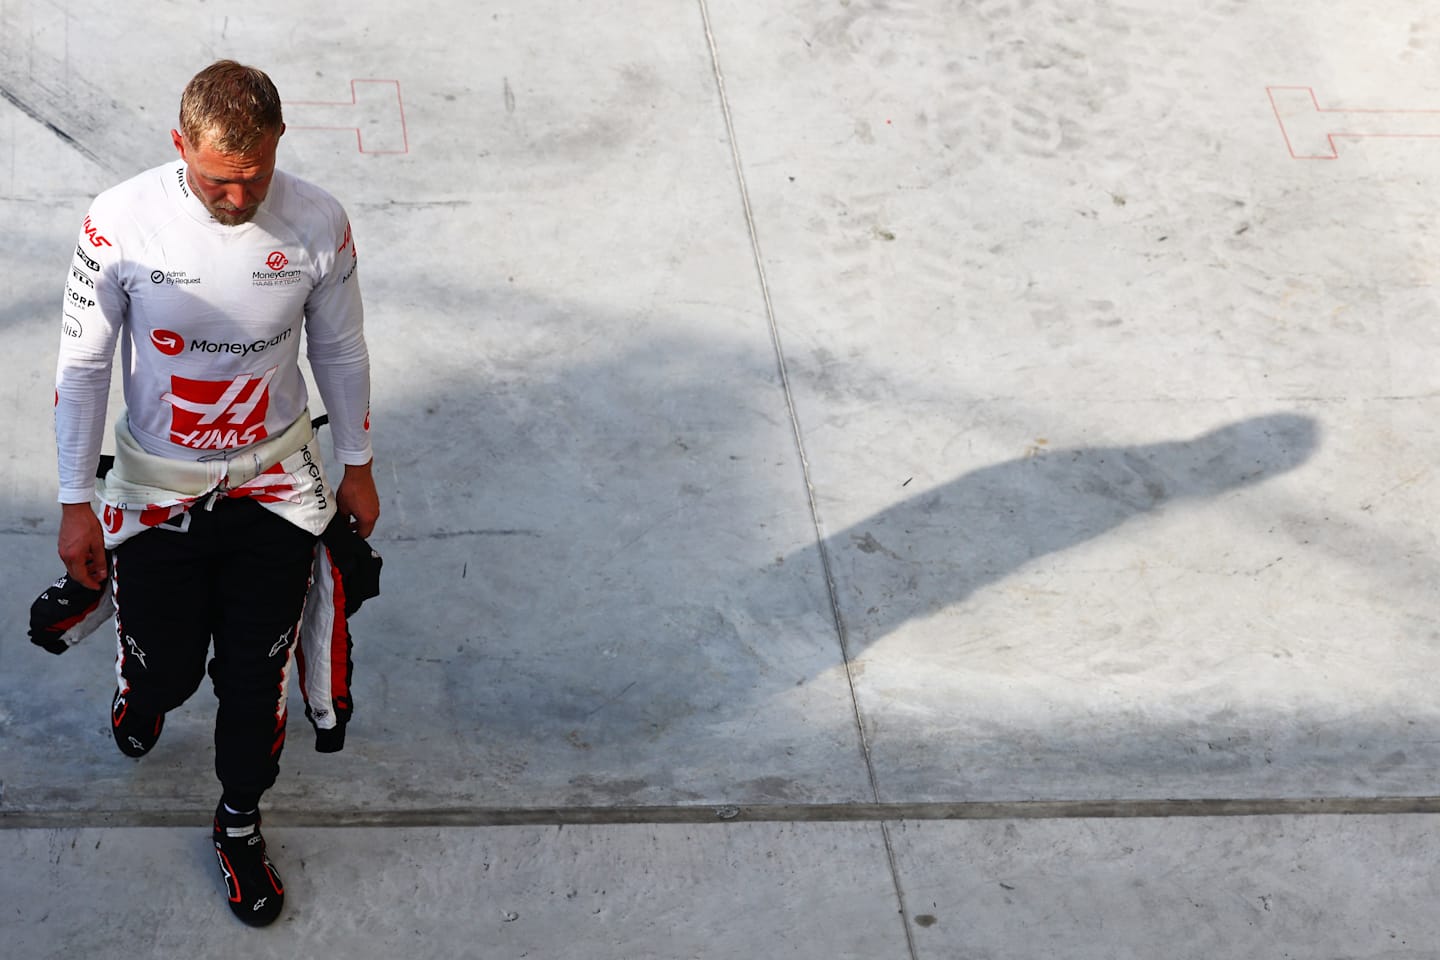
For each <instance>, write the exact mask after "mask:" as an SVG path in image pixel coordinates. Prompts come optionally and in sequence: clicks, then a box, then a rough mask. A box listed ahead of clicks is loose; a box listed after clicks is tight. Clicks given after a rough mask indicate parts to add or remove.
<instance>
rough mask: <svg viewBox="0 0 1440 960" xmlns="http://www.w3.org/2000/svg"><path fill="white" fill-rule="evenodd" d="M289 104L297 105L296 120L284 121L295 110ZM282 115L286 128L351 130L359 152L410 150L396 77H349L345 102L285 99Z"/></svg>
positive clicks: (403, 104)
mask: <svg viewBox="0 0 1440 960" xmlns="http://www.w3.org/2000/svg"><path fill="white" fill-rule="evenodd" d="M362 84H363V85H364V86H362ZM292 107H293V108H299V110H298V112H299V119H300V122H299V123H290V122H288V118H289V117H290V116H292V115H293V114H294V113H295V112H296V111H294V110H292V109H291V108H292ZM285 115H286V118H287V122H286V124H285V127H286V129H288V130H353V131H355V145H356V147H357V148H358V149H359V150H360V152H361V153H409V152H410V133H409V130H408V129H406V126H405V101H404V100H402V99H401V97H400V81H398V80H351V81H350V99H349V101H348V102H347V101H344V100H287V101H285ZM311 121H317V122H311ZM318 121H328V122H318Z"/></svg>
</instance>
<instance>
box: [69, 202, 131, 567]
mask: <svg viewBox="0 0 1440 960" xmlns="http://www.w3.org/2000/svg"><path fill="white" fill-rule="evenodd" d="M111 237H112V233H111V232H110V230H109V226H108V224H107V223H106V222H105V217H104V216H103V215H101V214H99V213H97V212H96V209H95V208H92V209H91V212H90V214H89V215H88V216H86V218H85V222H84V225H83V226H82V228H81V230H80V235H79V237H78V238H77V241H76V245H75V252H74V255H73V256H72V258H71V262H70V268H69V272H68V273H67V275H66V278H65V296H64V303H63V306H62V308H61V313H62V321H61V337H60V354H59V360H58V362H57V364H56V372H55V442H56V449H57V454H58V460H59V470H60V495H59V498H58V499H59V501H60V503H61V517H60V537H59V552H60V557H61V559H62V560H64V561H65V568H66V570H67V571H68V572H69V573H70V575H71V576H73V577H74V578H75V579H76V580H78V581H80V582H81V583H83V584H85V585H86V586H88V587H92V588H93V587H96V586H98V581H99V580H101V579H104V577H105V576H106V565H105V546H104V538H103V535H102V532H101V529H100V523H99V521H98V520H97V519H96V517H95V513H94V510H93V508H92V507H91V500H92V498H93V496H94V491H95V464H96V461H97V460H98V458H99V456H100V444H101V440H102V436H103V433H104V429H105V414H106V403H107V401H108V399H109V396H110V374H111V366H112V364H113V362H114V356H115V341H116V340H117V339H118V337H119V334H120V328H121V326H122V324H123V318H124V316H125V308H126V305H127V304H126V297H125V292H124V289H123V286H122V284H121V283H120V280H119V275H118V267H119V263H120V251H119V249H118V247H117V243H118V240H112V239H111Z"/></svg>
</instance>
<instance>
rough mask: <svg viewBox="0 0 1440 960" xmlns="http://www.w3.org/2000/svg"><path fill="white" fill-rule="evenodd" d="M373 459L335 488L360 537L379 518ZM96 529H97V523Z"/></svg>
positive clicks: (348, 473) (344, 513)
mask: <svg viewBox="0 0 1440 960" xmlns="http://www.w3.org/2000/svg"><path fill="white" fill-rule="evenodd" d="M374 462H375V461H374V460H371V461H370V463H367V464H364V465H362V466H358V467H356V466H349V465H347V466H346V467H345V476H344V477H343V478H342V479H341V481H340V486H339V487H338V488H336V490H335V505H336V506H337V507H338V508H339V510H340V515H341V516H343V517H346V518H347V519H348V520H349V521H350V529H351V530H354V531H355V532H356V533H358V534H360V536H362V537H368V536H370V531H372V530H374V529H375V521H376V520H379V519H380V494H378V493H377V492H376V491H375V478H374V477H373V476H372V475H371V473H370V467H371V466H372V465H373V464H374ZM96 530H99V526H98V524H97V526H96Z"/></svg>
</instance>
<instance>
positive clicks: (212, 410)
mask: <svg viewBox="0 0 1440 960" xmlns="http://www.w3.org/2000/svg"><path fill="white" fill-rule="evenodd" d="M278 369H279V367H271V368H270V369H269V370H267V371H265V375H264V376H263V377H260V378H258V379H257V378H255V377H254V376H252V375H250V374H248V373H242V374H241V375H240V376H238V377H236V378H234V379H233V380H190V379H188V378H186V377H175V376H172V377H171V378H170V392H169V393H167V394H165V395H164V396H163V397H162V398H161V399H163V400H164V401H165V402H166V403H168V404H170V406H171V408H172V409H171V417H170V442H171V443H177V444H179V445H180V446H182V447H189V448H191V449H192V450H226V449H230V448H232V447H244V446H248V445H249V444H252V443H254V442H255V441H257V440H263V439H264V438H265V437H266V432H265V415H266V414H267V413H268V412H269V410H270V380H271V378H273V377H274V376H275V371H276V370H278Z"/></svg>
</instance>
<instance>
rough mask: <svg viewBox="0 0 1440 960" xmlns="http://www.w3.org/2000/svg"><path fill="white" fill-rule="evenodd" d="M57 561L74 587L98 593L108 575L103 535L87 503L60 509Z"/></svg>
mask: <svg viewBox="0 0 1440 960" xmlns="http://www.w3.org/2000/svg"><path fill="white" fill-rule="evenodd" d="M60 559H61V560H63V561H65V572H66V573H68V574H70V576H71V577H72V578H73V579H74V580H75V581H76V582H78V583H80V584H81V585H83V586H86V587H89V588H90V589H91V590H99V589H100V582H101V581H102V580H104V579H105V578H106V577H108V576H109V575H110V571H109V568H108V567H107V566H106V563H105V534H104V533H103V532H102V531H101V529H100V520H99V519H98V518H97V517H96V516H95V511H94V510H92V509H91V508H90V504H88V503H62V504H61V505H60Z"/></svg>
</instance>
